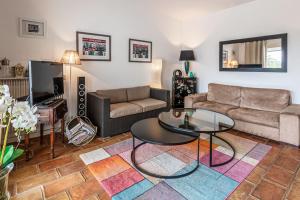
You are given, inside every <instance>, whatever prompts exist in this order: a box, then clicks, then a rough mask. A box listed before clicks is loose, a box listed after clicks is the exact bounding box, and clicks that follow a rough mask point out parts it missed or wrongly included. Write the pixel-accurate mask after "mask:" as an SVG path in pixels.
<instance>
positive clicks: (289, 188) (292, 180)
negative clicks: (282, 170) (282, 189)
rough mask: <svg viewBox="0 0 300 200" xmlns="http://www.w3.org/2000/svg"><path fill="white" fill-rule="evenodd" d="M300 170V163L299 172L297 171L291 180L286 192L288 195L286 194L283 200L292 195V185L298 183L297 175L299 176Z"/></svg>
mask: <svg viewBox="0 0 300 200" xmlns="http://www.w3.org/2000/svg"><path fill="white" fill-rule="evenodd" d="M299 169H300V165H299V163H298V167H297V170H296V172H295V173H294V174H295V175H294V176H293V178H292V179H291V180H290V182H289V184H288V186H287V191H286V193H285V195H284V198H283V199H287V197H288V195H289V193H290V192H291V190H292V185H293V184H294V183H295V182H297V180H296V177H297V175H298V173H299V171H300V170H299Z"/></svg>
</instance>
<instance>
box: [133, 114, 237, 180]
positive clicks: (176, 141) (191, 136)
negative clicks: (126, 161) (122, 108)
mask: <svg viewBox="0 0 300 200" xmlns="http://www.w3.org/2000/svg"><path fill="white" fill-rule="evenodd" d="M233 127H234V121H233V120H232V119H231V118H230V117H228V116H226V115H223V114H221V113H217V112H213V111H209V110H202V109H173V110H170V111H169V112H163V113H160V114H159V116H158V118H149V119H144V120H141V121H138V122H136V123H135V124H133V125H132V127H131V134H132V140H133V150H132V152H131V160H132V163H133V165H134V166H135V168H136V169H138V170H139V171H141V172H142V173H144V174H147V175H150V176H153V177H157V178H166V179H171V178H179V177H183V176H187V175H189V174H191V173H193V172H194V171H196V170H197V168H198V167H199V161H200V159H199V154H200V134H201V133H206V134H209V137H210V161H209V165H210V167H216V166H221V165H225V164H227V163H229V162H230V161H231V160H233V159H234V156H235V149H234V148H233V146H232V145H231V144H230V143H229V142H227V141H226V140H224V139H223V138H221V137H219V136H217V135H216V134H217V133H221V132H225V131H228V130H230V129H232V128H233ZM213 137H215V138H218V139H219V140H221V141H223V142H224V143H225V144H227V145H228V146H229V147H230V148H231V149H232V151H233V155H232V157H231V158H230V159H229V160H227V161H225V162H222V163H217V164H213V161H212V154H213V150H212V138H213ZM136 139H139V140H141V143H139V144H137V145H135V140H136ZM195 140H197V143H198V148H197V162H196V165H195V167H193V168H192V170H190V171H189V172H186V173H184V174H180V175H171V176H169V175H159V174H155V173H152V172H149V171H147V170H146V169H143V168H141V167H140V166H139V165H138V164H137V163H136V158H135V157H136V155H135V154H136V151H137V149H138V148H139V147H141V146H142V145H144V144H147V143H150V144H155V145H168V146H174V145H182V144H187V143H191V142H194V141H195Z"/></svg>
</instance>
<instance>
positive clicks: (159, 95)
mask: <svg viewBox="0 0 300 200" xmlns="http://www.w3.org/2000/svg"><path fill="white" fill-rule="evenodd" d="M150 97H151V98H153V99H158V100H161V101H165V102H167V107H170V90H165V89H158V88H151V89H150Z"/></svg>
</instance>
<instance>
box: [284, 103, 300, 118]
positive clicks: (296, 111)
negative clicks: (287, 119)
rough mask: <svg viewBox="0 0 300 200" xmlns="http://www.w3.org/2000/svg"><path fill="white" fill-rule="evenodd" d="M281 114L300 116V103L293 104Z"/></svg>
mask: <svg viewBox="0 0 300 200" xmlns="http://www.w3.org/2000/svg"><path fill="white" fill-rule="evenodd" d="M281 114H290V115H298V116H300V104H291V105H289V106H288V107H286V108H285V109H284V110H282V111H281Z"/></svg>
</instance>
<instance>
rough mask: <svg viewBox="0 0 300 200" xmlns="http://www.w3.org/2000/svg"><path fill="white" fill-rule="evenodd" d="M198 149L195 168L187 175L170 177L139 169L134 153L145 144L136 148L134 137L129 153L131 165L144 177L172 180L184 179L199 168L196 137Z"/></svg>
mask: <svg viewBox="0 0 300 200" xmlns="http://www.w3.org/2000/svg"><path fill="white" fill-rule="evenodd" d="M197 140H198V148H197V163H196V166H195V167H194V168H193V169H192V170H191V171H189V172H187V173H184V174H179V175H170V176H165V175H159V174H155V173H152V172H149V171H147V170H145V169H143V168H141V167H140V166H139V165H138V164H137V163H136V160H135V153H136V150H137V149H138V148H139V147H141V146H142V145H144V144H147V142H142V143H140V144H138V145H137V146H135V137H134V136H133V137H132V143H133V149H132V152H131V160H132V164H133V166H134V167H135V168H136V169H137V170H139V171H140V172H142V173H144V174H146V175H149V176H152V177H156V178H162V179H174V178H180V177H184V176H188V175H190V174H192V173H193V172H194V171H196V170H197V169H198V167H199V162H200V138H199V137H198V139H197Z"/></svg>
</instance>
